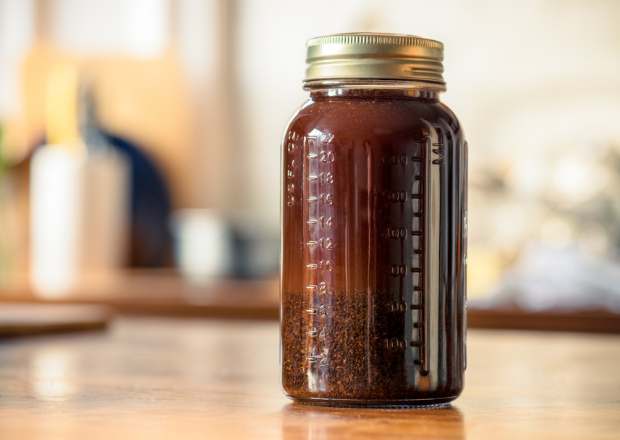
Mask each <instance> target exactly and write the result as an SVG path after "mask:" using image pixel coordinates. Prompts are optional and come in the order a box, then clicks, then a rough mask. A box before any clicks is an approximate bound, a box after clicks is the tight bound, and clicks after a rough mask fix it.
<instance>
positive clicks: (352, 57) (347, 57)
mask: <svg viewBox="0 0 620 440" xmlns="http://www.w3.org/2000/svg"><path fill="white" fill-rule="evenodd" d="M306 46H307V55H306V64H307V67H306V77H305V78H304V84H306V85H311V84H312V83H314V82H326V81H341V80H365V79H372V80H400V81H414V82H420V83H425V84H428V85H431V86H435V87H436V88H437V89H440V90H445V84H446V83H445V81H444V79H443V75H442V73H443V64H442V61H443V44H442V43H441V42H439V41H436V40H429V39H427V38H420V37H416V36H414V35H400V34H379V33H346V34H333V35H326V36H322V37H316V38H312V39H310V40H309V41H308V43H307V44H306Z"/></svg>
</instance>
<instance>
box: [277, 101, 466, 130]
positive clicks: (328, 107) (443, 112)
mask: <svg viewBox="0 0 620 440" xmlns="http://www.w3.org/2000/svg"><path fill="white" fill-rule="evenodd" d="M425 124H431V125H435V126H443V127H449V129H450V130H451V131H452V132H453V133H455V135H457V136H459V137H460V136H463V133H462V128H461V124H460V122H459V120H458V118H457V117H456V115H455V113H454V112H453V111H452V110H451V109H450V108H449V107H448V106H447V105H446V104H444V103H442V102H441V101H429V100H418V99H392V100H360V99H342V98H338V99H321V100H313V99H308V100H307V101H306V102H304V103H303V105H302V106H301V107H300V108H299V109H298V110H297V112H296V113H295V114H294V115H293V117H292V118H291V120H290V122H289V125H288V127H287V133H289V132H291V131H294V132H295V133H297V134H299V135H302V136H308V135H310V134H311V133H312V132H315V133H331V134H339V133H340V134H343V133H349V134H353V133H359V134H360V135H361V134H365V133H368V132H369V131H373V132H376V131H382V132H399V133H403V131H408V130H411V131H417V130H419V128H420V127H421V126H423V125H425Z"/></svg>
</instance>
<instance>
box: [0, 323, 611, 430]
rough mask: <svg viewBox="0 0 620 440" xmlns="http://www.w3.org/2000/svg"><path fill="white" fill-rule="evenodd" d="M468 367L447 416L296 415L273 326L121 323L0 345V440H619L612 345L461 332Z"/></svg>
mask: <svg viewBox="0 0 620 440" xmlns="http://www.w3.org/2000/svg"><path fill="white" fill-rule="evenodd" d="M468 354H469V356H468V359H469V365H468V371H467V377H466V387H465V391H464V393H463V395H462V396H461V397H460V398H459V399H458V400H456V402H455V403H454V405H453V406H452V407H450V408H443V409H419V410H415V409H393V410H370V409H325V408H318V407H304V406H300V405H296V404H293V403H291V401H289V400H288V399H286V398H285V397H284V396H283V394H282V391H281V388H280V383H279V374H280V367H279V365H278V327H277V324H276V323H275V322H249V321H245V322H242V321H214V320H199V319H194V320H182V319H174V318H144V317H142V318H140V317H131V318H120V319H117V320H116V322H115V323H114V324H112V326H111V327H110V328H109V330H108V331H106V332H97V333H88V334H74V335H66V336H45V337H38V338H30V339H18V340H11V341H9V342H7V341H4V342H3V343H2V349H1V350H0V390H1V392H0V438H7V439H9V438H15V439H17V438H19V439H31V438H50V439H53V438H62V439H70V438H89V439H98V438H105V439H121V438H227V439H233V438H244V439H246V438H259V439H290V440H292V439H347V438H355V439H367V438H368V439H377V438H384V437H389V438H403V437H404V438H437V439H439V438H441V439H465V438H475V439H513V438H514V439H524V438H525V439H529V440H533V439H589V440H592V439H616V438H618V437H617V436H618V432H620V417H619V415H620V401H619V400H618V395H620V376H619V375H618V365H620V336H616V335H575V334H567V333H532V332H509V331H505V332H496V331H477V330H474V331H471V332H470V333H469V339H468Z"/></svg>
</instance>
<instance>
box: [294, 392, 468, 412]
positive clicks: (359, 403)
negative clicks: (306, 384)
mask: <svg viewBox="0 0 620 440" xmlns="http://www.w3.org/2000/svg"><path fill="white" fill-rule="evenodd" d="M289 397H290V398H291V399H293V400H294V401H295V402H296V403H300V404H303V405H312V406H330V407H340V408H385V409H399V408H401V409H407V408H420V409H424V408H426V409H434V408H447V407H450V402H452V401H453V400H454V399H456V398H457V397H458V396H457V395H455V396H449V397H441V398H436V399H386V400H375V399H372V400H363V399H331V398H330V399H325V398H313V397H301V398H300V397H291V396H289Z"/></svg>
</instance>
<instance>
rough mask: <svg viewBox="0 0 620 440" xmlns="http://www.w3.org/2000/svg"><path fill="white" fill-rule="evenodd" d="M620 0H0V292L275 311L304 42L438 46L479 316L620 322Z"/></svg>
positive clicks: (224, 312) (480, 321)
mask: <svg viewBox="0 0 620 440" xmlns="http://www.w3.org/2000/svg"><path fill="white" fill-rule="evenodd" d="M619 22H620V3H619V2H617V1H614V0H598V1H585V0H562V1H560V0H523V1H520V2H507V1H502V2H488V1H482V0H468V1H457V0H443V1H433V2H428V1H426V2H422V1H405V0H401V1H397V0H383V1H378V0H377V1H371V0H367V1H361V0H358V1H353V0H345V1H340V2H334V1H327V0H315V1H313V2H311V4H310V3H301V2H290V1H285V0H261V1H258V0H178V1H174V0H132V1H130V2H129V1H123V0H108V1H105V2H99V1H95V0H47V1H46V0H39V1H37V0H0V300H2V301H6V302H20V301H23V302H33V301H35V302H62V303H78V302H79V303H84V302H85V303H102V304H106V305H108V306H110V307H112V308H114V309H116V310H118V311H120V312H124V313H146V314H165V315H168V314H171V315H172V314H174V315H181V316H219V317H230V318H265V319H277V314H278V306H277V302H278V296H277V295H278V293H277V282H276V278H277V271H278V260H279V192H280V189H279V185H280V176H279V171H280V142H281V136H282V133H283V131H284V129H285V126H286V124H287V121H288V120H289V118H290V117H291V116H292V114H293V113H294V111H295V110H296V108H297V107H298V106H299V105H300V104H301V103H302V102H303V101H304V100H305V99H306V93H305V92H304V91H303V90H302V87H301V80H302V77H303V72H304V57H305V47H304V43H305V41H306V40H307V39H308V38H310V37H312V36H316V35H320V34H327V33H334V32H350V31H377V32H396V33H408V34H417V35H420V36H424V37H429V38H434V39H438V40H441V41H443V42H444V44H445V47H446V50H445V63H444V66H445V70H446V73H445V77H446V80H447V83H448V92H447V93H446V94H445V95H444V96H443V101H444V102H445V103H446V104H448V105H449V106H450V107H451V108H452V109H453V110H454V111H455V113H456V114H457V115H459V118H460V120H461V122H462V124H463V126H464V127H465V131H466V135H467V138H468V141H469V145H470V171H469V176H470V177H469V178H470V182H469V184H470V198H469V257H468V268H469V269H468V270H469V272H468V282H469V298H470V300H471V307H470V324H471V325H473V326H481V327H511V328H538V329H550V330H583V331H607V332H620V190H618V188H620V75H619V72H620V28H619V26H618V23H619Z"/></svg>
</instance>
